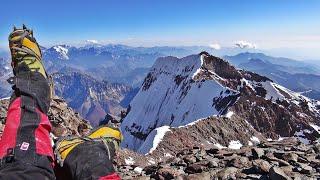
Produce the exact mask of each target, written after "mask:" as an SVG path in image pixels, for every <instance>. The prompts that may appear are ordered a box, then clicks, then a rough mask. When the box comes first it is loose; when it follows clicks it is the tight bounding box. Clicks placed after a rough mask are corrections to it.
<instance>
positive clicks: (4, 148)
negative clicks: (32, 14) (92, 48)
mask: <svg viewBox="0 0 320 180" xmlns="http://www.w3.org/2000/svg"><path fill="white" fill-rule="evenodd" d="M8 40H9V48H10V51H11V58H12V61H11V66H12V68H13V74H14V77H13V78H12V79H11V81H10V82H11V83H12V84H13V87H12V89H13V90H14V92H13V94H12V96H11V99H10V105H9V108H8V113H7V118H6V123H5V128H4V131H3V134H2V137H1V140H0V162H1V163H0V179H55V175H54V171H53V163H54V155H53V150H52V144H51V140H50V136H49V133H50V131H51V124H50V121H49V119H48V116H47V113H48V110H49V105H50V97H51V86H50V81H49V79H48V75H47V73H46V71H45V68H44V66H43V65H42V59H41V58H42V55H41V51H40V48H39V45H38V43H37V41H36V39H35V38H34V37H33V32H32V30H30V29H27V28H26V27H25V26H24V25H23V28H21V29H17V28H14V30H13V32H12V33H11V34H10V35H9V38H8Z"/></svg>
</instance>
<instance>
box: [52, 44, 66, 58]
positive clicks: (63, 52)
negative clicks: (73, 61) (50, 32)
mask: <svg viewBox="0 0 320 180" xmlns="http://www.w3.org/2000/svg"><path fill="white" fill-rule="evenodd" d="M53 49H54V50H56V52H58V53H59V55H60V59H65V60H67V59H69V56H68V51H69V50H68V49H67V48H66V46H60V45H59V46H53Z"/></svg>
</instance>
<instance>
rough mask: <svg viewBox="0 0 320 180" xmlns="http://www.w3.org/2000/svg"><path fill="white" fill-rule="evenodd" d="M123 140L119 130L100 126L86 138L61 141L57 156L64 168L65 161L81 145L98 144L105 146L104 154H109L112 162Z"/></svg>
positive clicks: (57, 146) (74, 137)
mask: <svg viewBox="0 0 320 180" xmlns="http://www.w3.org/2000/svg"><path fill="white" fill-rule="evenodd" d="M122 140H123V137H122V134H121V132H120V130H119V129H117V128H113V127H107V126H100V127H98V128H96V129H94V130H92V131H91V132H90V133H89V134H88V135H87V136H85V137H77V136H71V137H70V136H69V137H64V138H62V139H60V140H59V141H58V142H57V143H56V148H55V154H56V156H57V160H58V162H59V164H60V165H61V166H63V164H64V160H65V159H66V158H67V157H68V156H69V155H70V154H72V152H73V150H74V149H76V148H77V147H78V146H79V145H83V144H85V143H91V144H92V143H96V144H103V145H104V147H105V149H104V152H105V153H107V155H108V158H109V159H110V160H111V159H112V158H113V156H114V154H115V151H116V150H117V149H118V148H119V144H120V142H121V141H122ZM83 149H84V148H83Z"/></svg>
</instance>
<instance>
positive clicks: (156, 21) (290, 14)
mask: <svg viewBox="0 0 320 180" xmlns="http://www.w3.org/2000/svg"><path fill="white" fill-rule="evenodd" d="M0 4H1V6H0V47H1V48H4V47H6V46H7V36H8V33H9V32H10V30H11V27H12V25H14V24H15V25H19V24H22V23H25V24H27V25H29V26H30V27H32V28H33V29H34V31H35V33H36V35H37V39H38V41H39V42H40V44H42V45H44V46H50V45H53V44H62V43H71V44H79V43H82V42H84V41H85V40H87V39H95V40H99V41H100V42H102V43H122V44H128V45H134V46H154V45H158V46H161V45H209V44H219V45H221V46H233V44H234V42H236V41H240V40H243V41H248V42H251V43H254V44H256V45H257V47H258V48H259V49H265V50H268V51H271V52H274V53H275V54H276V53H283V55H284V56H285V55H286V54H288V55H290V54H291V55H292V53H295V54H296V56H297V57H301V58H303V57H305V58H309V59H320V53H319V49H320V10H319V9H320V1H318V0H308V1H299V0H265V1H263V0H256V1H253V0H252V1H249V0H241V1H240V0H233V1H231V0H221V1H215V0H207V1H206V0H194V1H191V0H157V1H155V0H126V1H125V0H91V1H88V0H54V1H44V0H42V1H40V0H29V1H27V2H26V1H17V0H2V1H1V3H0Z"/></svg>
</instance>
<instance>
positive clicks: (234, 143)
mask: <svg viewBox="0 0 320 180" xmlns="http://www.w3.org/2000/svg"><path fill="white" fill-rule="evenodd" d="M241 147H242V144H241V143H240V141H230V142H229V146H228V148H229V149H240V148H241Z"/></svg>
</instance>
